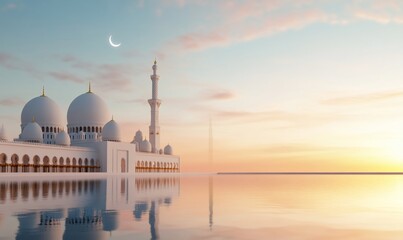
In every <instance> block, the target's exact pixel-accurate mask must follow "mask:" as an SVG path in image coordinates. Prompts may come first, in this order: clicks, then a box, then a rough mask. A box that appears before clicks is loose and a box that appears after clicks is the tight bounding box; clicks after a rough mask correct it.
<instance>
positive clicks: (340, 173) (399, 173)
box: [217, 172, 403, 175]
mask: <svg viewBox="0 0 403 240" xmlns="http://www.w3.org/2000/svg"><path fill="white" fill-rule="evenodd" d="M217 174H218V175H264V174H266V175H403V172H217Z"/></svg>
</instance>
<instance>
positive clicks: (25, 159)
mask: <svg viewBox="0 0 403 240" xmlns="http://www.w3.org/2000/svg"><path fill="white" fill-rule="evenodd" d="M22 171H23V172H29V156H28V155H27V154H25V155H24V156H23V157H22Z"/></svg>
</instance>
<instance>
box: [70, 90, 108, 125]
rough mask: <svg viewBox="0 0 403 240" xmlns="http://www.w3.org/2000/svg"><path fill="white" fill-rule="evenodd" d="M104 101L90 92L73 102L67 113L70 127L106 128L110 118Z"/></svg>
mask: <svg viewBox="0 0 403 240" xmlns="http://www.w3.org/2000/svg"><path fill="white" fill-rule="evenodd" d="M109 116H110V115H109V110H108V107H107V106H106V104H105V102H104V100H102V98H100V97H99V96H98V95H96V94H95V93H92V92H90V91H88V92H86V93H84V94H81V95H80V96H78V97H76V98H75V99H74V100H73V102H71V104H70V106H69V109H68V111H67V123H68V126H69V127H79V126H100V127H101V126H104V125H105V123H106V122H107V121H108V118H109Z"/></svg>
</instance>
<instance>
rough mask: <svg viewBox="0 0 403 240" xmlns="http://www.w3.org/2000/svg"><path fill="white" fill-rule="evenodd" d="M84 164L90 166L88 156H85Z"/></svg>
mask: <svg viewBox="0 0 403 240" xmlns="http://www.w3.org/2000/svg"><path fill="white" fill-rule="evenodd" d="M84 165H85V166H88V158H85V159H84Z"/></svg>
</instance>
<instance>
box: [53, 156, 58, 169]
mask: <svg viewBox="0 0 403 240" xmlns="http://www.w3.org/2000/svg"><path fill="white" fill-rule="evenodd" d="M56 167H57V157H53V158H52V172H57V168H56Z"/></svg>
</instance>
